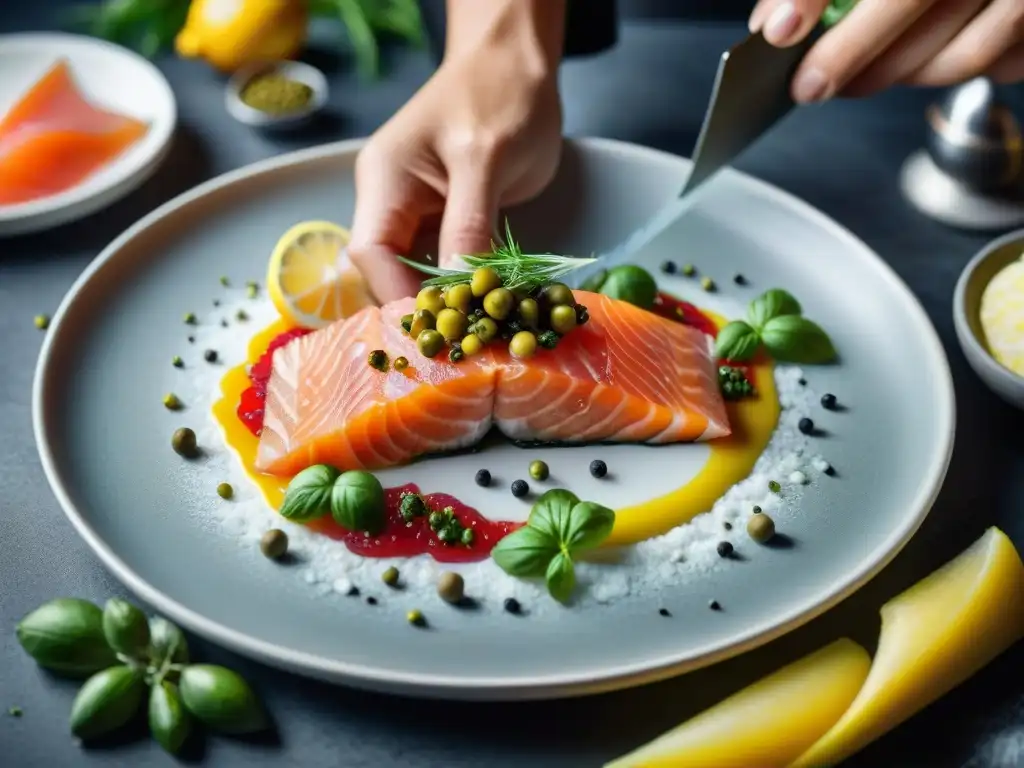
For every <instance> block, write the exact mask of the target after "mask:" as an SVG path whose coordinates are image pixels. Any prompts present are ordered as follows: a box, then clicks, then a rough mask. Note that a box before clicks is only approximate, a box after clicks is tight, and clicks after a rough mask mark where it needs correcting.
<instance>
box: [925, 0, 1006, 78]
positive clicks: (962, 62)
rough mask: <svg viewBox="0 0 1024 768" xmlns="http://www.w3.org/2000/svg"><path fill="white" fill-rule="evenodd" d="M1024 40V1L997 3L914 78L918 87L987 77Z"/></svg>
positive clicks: (996, 1)
mask: <svg viewBox="0 0 1024 768" xmlns="http://www.w3.org/2000/svg"><path fill="white" fill-rule="evenodd" d="M1022 40H1024V2H1021V0H995V1H994V2H993V3H992V4H991V5H989V6H988V7H987V8H986V9H985V10H984V11H982V12H981V13H980V14H978V15H977V16H976V17H975V19H974V21H972V22H971V23H970V24H968V25H967V27H965V28H964V30H963V31H962V32H961V33H960V34H959V35H957V36H956V37H955V38H954V39H953V41H952V42H951V43H950V44H949V45H947V46H946V47H945V48H944V49H943V50H942V51H941V52H940V53H939V54H938V55H936V56H935V58H933V59H932V60H931V61H929V62H928V63H927V64H925V65H924V66H923V67H921V68H920V69H918V70H917V71H916V72H914V74H913V75H911V76H910V77H909V78H908V79H907V81H908V82H910V83H913V84H915V85H930V86H942V85H953V84H955V83H960V82H963V81H965V80H970V79H971V78H974V77H978V76H979V75H984V74H986V73H987V72H988V71H989V70H990V69H992V68H993V67H995V66H996V65H997V63H998V62H1000V60H1002V59H1003V57H1004V56H1005V55H1006V54H1008V53H1009V52H1010V51H1011V49H1013V48H1014V47H1015V46H1016V45H1017V44H1019V43H1020V42H1021V41H1022Z"/></svg>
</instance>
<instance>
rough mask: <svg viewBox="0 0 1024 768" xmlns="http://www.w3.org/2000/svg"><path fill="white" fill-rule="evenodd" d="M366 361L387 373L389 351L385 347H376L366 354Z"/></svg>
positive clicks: (372, 366)
mask: <svg viewBox="0 0 1024 768" xmlns="http://www.w3.org/2000/svg"><path fill="white" fill-rule="evenodd" d="M366 362H367V364H368V365H369V366H370V367H371V368H376V369H377V370H378V371H380V372H381V373H385V372H386V371H387V369H388V353H387V352H385V351H384V350H383V349H375V350H373V351H372V352H370V354H368V355H367V356H366Z"/></svg>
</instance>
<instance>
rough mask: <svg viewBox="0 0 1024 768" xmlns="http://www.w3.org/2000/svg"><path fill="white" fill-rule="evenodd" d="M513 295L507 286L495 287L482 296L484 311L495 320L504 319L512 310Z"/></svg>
mask: <svg viewBox="0 0 1024 768" xmlns="http://www.w3.org/2000/svg"><path fill="white" fill-rule="evenodd" d="M514 301H515V297H514V296H513V295H512V291H510V290H509V289H508V288H495V289H494V290H493V291H491V292H490V293H488V294H487V295H486V296H484V312H486V313H487V314H488V315H490V316H491V317H493V318H494V319H495V320H504V319H505V318H506V317H508V316H509V314H511V312H512V304H513V302H514Z"/></svg>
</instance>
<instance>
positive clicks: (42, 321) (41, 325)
mask: <svg viewBox="0 0 1024 768" xmlns="http://www.w3.org/2000/svg"><path fill="white" fill-rule="evenodd" d="M34 322H35V324H36V328H38V329H39V330H40V331H45V330H46V329H47V328H49V327H50V318H49V316H48V315H36V317H35V321H34Z"/></svg>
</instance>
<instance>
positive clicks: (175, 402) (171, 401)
mask: <svg viewBox="0 0 1024 768" xmlns="http://www.w3.org/2000/svg"><path fill="white" fill-rule="evenodd" d="M164 407H165V408H166V409H167V410H169V411H180V410H181V408H182V402H181V400H180V399H179V398H178V396H177V395H176V394H174V393H173V392H169V393H167V394H166V395H164Z"/></svg>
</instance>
